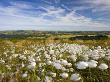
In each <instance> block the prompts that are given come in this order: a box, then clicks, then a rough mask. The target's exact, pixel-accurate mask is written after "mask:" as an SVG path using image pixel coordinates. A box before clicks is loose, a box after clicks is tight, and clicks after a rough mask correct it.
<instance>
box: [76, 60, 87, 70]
mask: <svg viewBox="0 0 110 82" xmlns="http://www.w3.org/2000/svg"><path fill="white" fill-rule="evenodd" d="M76 67H77V69H86V68H87V67H88V63H87V62H84V61H80V62H78V63H76Z"/></svg>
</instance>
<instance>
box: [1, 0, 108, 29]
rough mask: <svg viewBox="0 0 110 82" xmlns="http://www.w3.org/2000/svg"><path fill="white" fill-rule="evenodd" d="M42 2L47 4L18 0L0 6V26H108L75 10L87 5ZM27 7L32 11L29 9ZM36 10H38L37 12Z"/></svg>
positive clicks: (79, 27) (39, 27)
mask: <svg viewBox="0 0 110 82" xmlns="http://www.w3.org/2000/svg"><path fill="white" fill-rule="evenodd" d="M43 2H45V3H46V4H47V5H44V6H42V5H40V6H37V7H35V6H33V5H32V4H31V3H27V2H22V3H21V2H19V1H18V2H9V3H10V5H9V6H5V7H3V6H0V26H1V27H0V28H2V29H3V27H4V29H5V28H6V27H9V28H10V29H38V30H39V29H44V30H46V29H50V30H84V28H85V30H87V29H92V28H93V30H95V29H100V28H101V29H102V28H105V29H108V28H109V24H106V23H105V22H100V21H98V20H94V19H93V18H89V17H85V16H83V15H81V14H79V13H77V10H84V9H88V7H74V9H69V8H68V7H67V6H66V5H65V4H61V6H59V7H56V6H54V5H53V6H52V5H50V4H52V3H51V2H50V1H48V0H47V1H43ZM55 3H56V4H57V3H60V0H55ZM86 3H91V4H94V5H97V4H99V3H98V2H92V1H91V2H86ZM106 5H108V4H106ZM62 7H63V8H62ZM28 9H30V10H32V11H29V10H28ZM75 9H76V10H75ZM94 9H95V8H94ZM38 10H39V11H40V12H38ZM67 10H68V11H67ZM33 13H34V14H33ZM12 27H13V28H12ZM14 27H15V28H14ZM21 27H22V28H21ZM82 28H83V29H82ZM103 30H104V29H103Z"/></svg>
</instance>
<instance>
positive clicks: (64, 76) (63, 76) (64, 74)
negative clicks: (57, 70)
mask: <svg viewBox="0 0 110 82" xmlns="http://www.w3.org/2000/svg"><path fill="white" fill-rule="evenodd" d="M60 76H61V77H62V78H64V79H65V78H67V77H68V73H62V74H60Z"/></svg>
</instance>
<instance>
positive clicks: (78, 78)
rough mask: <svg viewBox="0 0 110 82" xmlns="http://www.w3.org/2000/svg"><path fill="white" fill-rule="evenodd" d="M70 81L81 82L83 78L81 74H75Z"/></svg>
mask: <svg viewBox="0 0 110 82" xmlns="http://www.w3.org/2000/svg"><path fill="white" fill-rule="evenodd" d="M70 80H72V81H79V80H81V77H80V75H79V74H77V73H75V74H72V75H71V77H70Z"/></svg>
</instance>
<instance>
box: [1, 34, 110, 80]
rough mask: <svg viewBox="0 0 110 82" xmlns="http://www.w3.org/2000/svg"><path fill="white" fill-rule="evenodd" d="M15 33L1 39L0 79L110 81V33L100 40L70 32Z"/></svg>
mask: <svg viewBox="0 0 110 82" xmlns="http://www.w3.org/2000/svg"><path fill="white" fill-rule="evenodd" d="M10 33H11V34H12V35H13V32H9V33H7V32H5V34H6V35H8V36H9V35H10ZM15 33H16V32H15ZM16 34H19V33H16ZM23 34H24V33H23ZM26 34H27V33H26ZM12 35H11V38H7V36H5V38H3V37H2V38H1V39H0V82H110V35H107V36H108V38H107V39H101V40H70V39H69V38H71V37H75V36H79V35H80V36H81V35H82V34H71V33H69V34H65V33H59V34H53V33H46V34H43V33H41V36H42V38H41V37H40V34H39V33H38V34H37V35H39V38H38V37H36V36H37V35H36V36H35V35H34V36H30V35H29V36H28V37H27V35H26V36H25V38H19V37H18V36H17V38H15V36H14V38H13V36H12ZM86 35H87V34H86ZM88 35H90V34H88ZM3 36H4V35H3ZM20 36H21V35H20ZM82 36H83V35H82ZM90 36H93V35H90ZM94 36H95V35H94Z"/></svg>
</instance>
